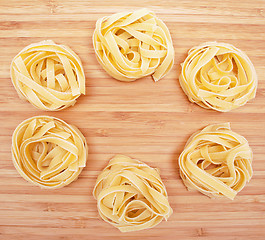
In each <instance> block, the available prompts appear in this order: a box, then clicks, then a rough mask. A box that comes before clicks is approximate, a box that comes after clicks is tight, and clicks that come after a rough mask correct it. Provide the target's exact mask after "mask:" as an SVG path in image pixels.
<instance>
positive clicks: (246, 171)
mask: <svg viewBox="0 0 265 240" xmlns="http://www.w3.org/2000/svg"><path fill="white" fill-rule="evenodd" d="M252 159H253V155H252V151H251V148H250V147H249V145H248V141H247V140H246V139H245V138H244V137H242V136H240V135H239V134H237V133H235V132H233V131H232V130H231V128H230V124H229V123H223V124H214V125H209V126H207V127H205V128H204V129H203V130H202V131H199V132H197V133H195V134H193V135H192V136H191V137H190V139H189V140H188V142H187V144H186V146H185V149H184V150H183V152H182V153H181V155H180V157H179V167H180V175H181V178H182V180H183V182H184V184H185V185H186V187H187V188H188V189H189V190H191V189H196V190H198V191H200V192H201V193H203V194H205V195H207V196H209V197H218V196H226V197H228V198H230V199H234V197H235V196H236V194H237V193H238V192H239V191H241V190H242V189H243V187H244V186H245V185H246V182H248V181H249V180H250V179H251V177H252Z"/></svg>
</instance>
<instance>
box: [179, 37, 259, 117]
mask: <svg viewBox="0 0 265 240" xmlns="http://www.w3.org/2000/svg"><path fill="white" fill-rule="evenodd" d="M179 81H180V84H181V86H182V89H183V90H184V92H185V93H186V95H187V96H188V98H189V100H190V101H191V102H195V103H197V104H198V105H200V106H201V107H203V108H207V109H214V110H216V111H220V112H227V111H230V110H232V109H235V108H238V107H240V106H243V105H244V104H246V103H247V102H248V101H249V100H251V99H253V98H255V95H256V90H257V83H258V80H257V74H256V71H255V68H254V66H253V64H252V63H251V61H250V59H249V58H248V56H247V55H246V54H245V53H244V52H242V51H241V50H239V49H238V48H235V47H234V46H232V45H231V44H227V43H217V42H208V43H204V44H201V45H200V46H197V47H194V48H192V49H190V51H189V54H188V57H187V58H186V59H185V61H184V62H183V63H182V71H181V74H180V77H179Z"/></svg>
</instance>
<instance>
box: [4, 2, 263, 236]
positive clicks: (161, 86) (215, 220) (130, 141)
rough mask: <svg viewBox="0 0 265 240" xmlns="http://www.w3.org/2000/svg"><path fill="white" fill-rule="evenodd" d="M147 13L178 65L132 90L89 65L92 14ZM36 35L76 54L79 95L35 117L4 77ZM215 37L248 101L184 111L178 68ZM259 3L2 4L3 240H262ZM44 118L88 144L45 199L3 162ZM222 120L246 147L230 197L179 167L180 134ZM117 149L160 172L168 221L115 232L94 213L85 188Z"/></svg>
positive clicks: (184, 135)
mask: <svg viewBox="0 0 265 240" xmlns="http://www.w3.org/2000/svg"><path fill="white" fill-rule="evenodd" d="M140 7H148V8H150V9H152V10H153V11H155V12H156V13H157V15H158V16H159V17H160V18H161V19H162V20H164V22H165V23H166V24H167V26H168V28H169V30H170V32H171V34H172V38H173V43H174V47H175V65H174V67H173V69H172V70H171V72H170V73H169V74H168V75H167V76H166V77H165V78H164V79H162V80H161V81H159V82H157V83H154V82H153V81H152V79H151V78H150V77H147V78H144V79H142V80H138V81H136V82H132V83H122V82H118V81H116V80H114V79H112V78H111V77H109V76H108V75H107V74H106V73H105V72H104V71H103V70H102V68H101V66H100V65H99V64H98V63H97V62H96V59H95V55H94V52H93V47H92V40H91V36H92V32H93V29H94V26H95V22H96V20H97V19H98V18H100V17H103V16H105V15H108V14H112V13H115V12H119V11H124V10H134V9H137V8H140ZM44 39H52V40H54V41H55V42H57V43H61V44H66V45H69V46H70V47H71V48H72V49H73V50H74V51H75V52H76V53H77V54H78V55H79V56H80V58H81V60H82V62H83V66H84V69H85V74H86V91H87V95H86V96H82V97H80V98H79V100H78V102H77V104H76V105H75V106H74V107H71V108H69V109H67V110H63V111H61V112H43V111H40V110H36V109H35V108H34V107H33V106H32V105H31V104H30V103H28V102H25V101H22V100H20V99H19V98H18V95H17V93H16V91H15V89H14V88H13V86H12V84H11V80H10V75H9V66H10V62H11V60H12V58H13V57H14V56H15V55H16V54H17V53H18V52H19V51H20V50H21V49H22V48H23V47H25V46H26V45H28V44H30V43H34V42H38V41H40V40H44ZM214 40H217V41H223V42H227V43H231V44H234V45H235V46H237V47H238V48H240V49H242V50H244V51H245V52H246V53H247V54H248V55H249V57H250V59H251V60H252V61H253V63H254V66H255V68H256V70H257V74H258V78H259V88H258V92H257V96H256V99H254V100H253V101H251V102H250V103H248V104H247V105H246V106H244V107H241V108H239V109H237V110H234V111H232V112H230V113H218V112H214V111H211V110H205V109H202V108H200V107H198V106H196V105H194V104H191V103H190V102H189V101H188V99H187V97H186V96H185V95H184V93H183V92H182V90H181V88H180V85H179V82H178V76H179V73H180V63H181V62H182V61H183V60H184V59H185V57H186V55H187V51H188V50H189V48H191V47H192V46H195V45H197V44H200V43H202V42H205V41H214ZM264 40H265V1H264V0H240V1H239V0H234V1H228V0H222V1H210V0H200V1H195V0H194V1H183V0H161V1H147V0H137V1H136V0H134V1H131V3H130V2H129V1H123V0H112V1H105V0H102V1H88V0H84V1H81V0H79V1H73V0H72V1H63V0H60V1H57V0H50V1H46V0H42V1H27V0H24V1H19V0H0V125H1V135H0V142H1V148H0V160H1V162H0V239H4V240H10V239H16V240H19V239H27V240H35V239H38V240H41V239H65V240H66V239H71V240H72V239H79V240H83V239H103V238H104V239H128V240H129V239H131V240H132V239H134V240H137V239H139V240H140V239H146V240H149V239H181V240H182V239H214V240H218V239H264V238H265V42H264ZM43 114H46V115H51V116H56V117H59V118H61V119H63V120H65V121H66V122H68V123H71V124H74V125H76V126H77V127H78V128H80V130H81V131H82V132H83V134H84V135H85V137H86V139H87V142H88V144H89V149H90V150H89V157H88V161H87V167H86V168H85V169H84V170H83V172H82V173H81V175H80V177H79V179H78V180H77V181H75V182H74V183H72V184H71V185H69V186H67V187H64V188H63V189H60V190H55V191H48V190H41V189H40V188H38V187H36V186H33V185H31V184H29V183H27V182H26V181H25V180H24V179H23V178H21V177H20V176H19V175H18V173H17V172H16V170H15V168H14V167H13V164H12V161H11V152H10V147H11V135H12V132H13V130H14V129H15V127H16V126H17V124H19V123H20V122H21V121H22V120H24V119H26V118H28V117H31V116H35V115H43ZM226 121H229V122H231V125H232V129H233V130H234V131H236V132H238V133H240V134H242V135H243V136H245V137H246V138H247V139H248V140H249V143H250V146H251V147H252V149H253V151H254V161H253V168H254V176H253V179H252V180H251V182H250V183H249V184H247V186H246V187H245V188H244V190H243V191H242V192H240V193H239V195H238V196H237V197H236V199H235V200H234V201H230V200H228V199H216V200H212V199H209V198H207V197H206V196H204V195H202V194H200V193H197V192H188V191H187V190H186V189H185V187H184V186H183V184H182V181H181V179H180V177H179V173H178V165H177V159H178V156H179V154H180V152H181V151H182V150H183V147H184V144H185V142H186V140H187V139H188V137H189V136H190V135H191V134H192V133H193V132H194V131H196V130H198V129H201V128H202V127H204V126H206V125H208V124H212V123H219V122H226ZM116 153H122V154H127V155H129V156H131V157H134V158H138V159H139V160H141V161H144V162H146V163H147V164H149V165H150V166H153V167H158V168H160V169H161V176H162V179H163V181H164V183H165V185H166V188H167V190H168V194H169V201H170V204H171V206H172V208H173V211H174V213H173V215H172V216H171V217H170V218H169V220H168V222H162V223H161V224H160V225H158V226H157V227H156V228H153V229H151V230H144V231H139V232H135V233H123V234H122V233H120V232H119V231H118V230H117V229H115V228H113V227H112V226H110V225H108V224H107V223H105V222H103V221H102V220H101V219H100V218H99V216H98V213H97V208H96V201H95V200H94V199H93V197H92V194H91V193H92V189H93V186H94V184H95V181H96V178H97V175H98V174H99V172H100V171H101V170H102V168H103V167H104V166H105V165H106V164H107V162H108V160H109V159H110V158H111V157H112V156H113V155H114V154H116Z"/></svg>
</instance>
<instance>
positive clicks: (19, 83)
mask: <svg viewBox="0 0 265 240" xmlns="http://www.w3.org/2000/svg"><path fill="white" fill-rule="evenodd" d="M11 79H12V83H13V85H14V87H15V89H16V90H17V92H18V95H19V97H20V98H22V99H27V100H28V101H29V102H30V103H31V104H32V105H33V106H35V107H37V108H40V109H42V110H50V111H58V110H62V109H64V108H67V107H69V106H72V105H74V104H75V102H76V99H77V98H78V97H79V96H80V95H81V94H85V75H84V70H83V67H82V63H81V61H80V59H79V57H78V56H77V55H76V53H74V52H73V51H72V50H71V49H70V48H69V47H67V46H64V45H57V44H55V43H54V42H53V41H51V40H46V41H41V42H39V43H34V44H30V45H29V46H27V47H25V48H24V49H23V50H22V51H21V52H20V53H18V55H16V56H15V57H14V59H13V61H12V63H11Z"/></svg>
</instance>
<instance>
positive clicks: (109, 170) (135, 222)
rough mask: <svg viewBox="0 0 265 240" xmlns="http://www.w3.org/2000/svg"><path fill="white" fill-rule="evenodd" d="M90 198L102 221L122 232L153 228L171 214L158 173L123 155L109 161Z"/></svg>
mask: <svg viewBox="0 0 265 240" xmlns="http://www.w3.org/2000/svg"><path fill="white" fill-rule="evenodd" d="M93 195H94V197H95V199H97V203H98V211H99V214H100V216H101V217H102V219H103V220H105V221H106V222H108V223H110V224H112V225H113V226H115V227H117V228H118V229H119V230H120V231H122V232H129V231H136V230H141V229H146V228H152V227H154V226H155V225H157V224H158V223H160V222H161V221H162V220H163V219H166V220H167V218H169V216H170V215H171V213H172V209H171V207H170V206H169V202H168V197H167V192H166V189H165V186H164V184H163V183H162V180H161V178H160V175H159V172H158V170H157V169H154V168H151V167H149V166H148V165H146V164H145V163H142V162H140V161H138V160H135V159H131V158H129V157H126V156H123V155H116V156H115V157H114V158H112V159H111V160H110V162H109V164H108V165H107V167H106V168H105V169H104V170H103V171H102V173H101V174H100V175H99V176H98V179H97V182H96V185H95V188H94V191H93Z"/></svg>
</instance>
